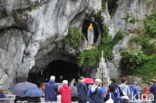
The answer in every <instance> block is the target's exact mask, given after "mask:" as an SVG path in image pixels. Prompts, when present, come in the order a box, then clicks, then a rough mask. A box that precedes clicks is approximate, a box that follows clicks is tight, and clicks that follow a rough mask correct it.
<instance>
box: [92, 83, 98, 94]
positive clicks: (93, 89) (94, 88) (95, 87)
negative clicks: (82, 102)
mask: <svg viewBox="0 0 156 103" xmlns="http://www.w3.org/2000/svg"><path fill="white" fill-rule="evenodd" d="M97 88H98V86H97V85H95V84H94V85H92V86H91V88H90V90H91V93H93V92H95V91H96V89H97Z"/></svg>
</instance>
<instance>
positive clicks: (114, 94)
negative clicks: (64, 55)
mask: <svg viewBox="0 0 156 103" xmlns="http://www.w3.org/2000/svg"><path fill="white" fill-rule="evenodd" d="M84 80H85V78H84V76H80V78H79V81H78V83H77V84H76V87H77V94H78V103H129V101H130V100H136V99H138V98H140V97H141V95H140V93H139V88H138V86H137V85H138V82H137V81H134V83H133V84H132V85H127V79H126V78H122V79H121V84H120V85H118V84H117V83H116V80H115V79H111V84H110V85H109V86H108V90H105V89H104V88H103V87H101V84H102V81H101V79H99V78H97V79H95V83H94V84H89V85H87V84H85V82H84ZM71 92H72V91H71V88H70V86H68V81H67V80H63V86H62V87H61V88H60V89H59V93H60V94H61V103H71ZM57 93H58V85H57V84H56V83H55V77H54V76H51V77H50V81H49V82H48V83H46V84H45V101H57ZM146 93H151V94H153V96H154V101H153V103H156V78H155V79H154V80H152V84H151V87H150V88H148V91H147V88H146Z"/></svg>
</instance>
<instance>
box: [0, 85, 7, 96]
mask: <svg viewBox="0 0 156 103" xmlns="http://www.w3.org/2000/svg"><path fill="white" fill-rule="evenodd" d="M6 97H7V96H6V94H5V93H4V90H3V87H2V86H0V98H6Z"/></svg>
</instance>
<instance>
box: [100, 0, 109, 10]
mask: <svg viewBox="0 0 156 103" xmlns="http://www.w3.org/2000/svg"><path fill="white" fill-rule="evenodd" d="M107 1H108V0H102V3H101V4H102V5H101V6H102V11H105V9H106V3H107Z"/></svg>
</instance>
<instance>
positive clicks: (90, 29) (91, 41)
mask: <svg viewBox="0 0 156 103" xmlns="http://www.w3.org/2000/svg"><path fill="white" fill-rule="evenodd" d="M92 44H94V29H93V25H92V24H90V25H89V27H88V46H89V45H92Z"/></svg>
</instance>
